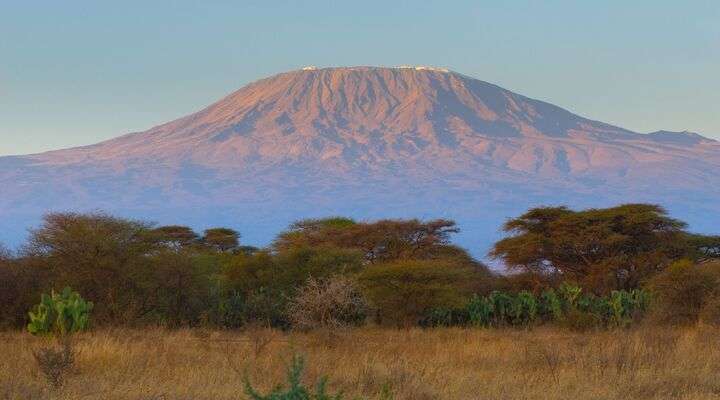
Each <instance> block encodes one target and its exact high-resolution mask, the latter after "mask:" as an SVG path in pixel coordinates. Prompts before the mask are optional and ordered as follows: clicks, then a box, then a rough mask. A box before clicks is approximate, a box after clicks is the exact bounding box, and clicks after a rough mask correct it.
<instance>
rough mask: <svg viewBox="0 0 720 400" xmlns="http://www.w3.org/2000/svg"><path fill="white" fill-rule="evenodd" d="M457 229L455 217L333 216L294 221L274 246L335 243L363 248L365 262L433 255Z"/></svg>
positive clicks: (442, 248) (431, 256)
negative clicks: (359, 219) (363, 218)
mask: <svg viewBox="0 0 720 400" xmlns="http://www.w3.org/2000/svg"><path fill="white" fill-rule="evenodd" d="M457 232H459V229H458V228H457V226H456V224H455V222H454V221H450V220H445V219H436V220H431V221H420V220H418V219H410V220H392V219H385V220H380V221H376V222H362V223H361V222H355V221H353V220H351V219H346V218H339V217H333V218H328V219H314V220H303V221H299V222H296V223H295V224H293V225H292V226H291V227H290V230H288V231H286V232H283V233H281V234H280V235H279V236H278V239H277V240H276V241H275V244H274V247H275V249H276V250H280V251H282V250H285V249H289V248H293V247H301V246H320V245H325V246H334V247H340V248H352V249H357V250H360V251H362V252H363V254H364V255H365V260H366V262H368V263H377V262H386V261H391V260H398V259H429V258H436V257H437V255H438V254H439V253H443V252H446V251H447V248H448V247H450V236H451V235H452V234H453V233H457Z"/></svg>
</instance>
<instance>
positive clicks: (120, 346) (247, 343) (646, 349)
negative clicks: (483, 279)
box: [0, 327, 720, 400]
mask: <svg viewBox="0 0 720 400" xmlns="http://www.w3.org/2000/svg"><path fill="white" fill-rule="evenodd" d="M0 339H1V340H0V354H1V355H2V357H0V398H1V399H23V400H27V399H133V400H141V399H142V400H150V399H157V400H159V399H245V398H246V396H245V395H244V393H243V376H248V377H249V378H250V380H251V381H252V382H253V384H255V386H256V387H259V388H262V389H269V388H270V387H271V386H273V385H275V384H278V383H282V382H284V380H285V379H284V375H285V366H286V365H287V363H288V362H289V361H290V358H291V356H292V354H293V353H297V354H301V355H303V356H304V357H305V359H306V374H305V381H306V382H307V383H310V384H313V383H314V382H315V381H316V379H318V378H319V377H320V376H323V375H326V376H327V377H328V379H329V387H330V389H332V391H337V390H342V391H343V392H344V393H345V394H346V396H345V397H344V398H345V399H352V398H355V397H356V396H361V397H362V398H371V399H376V398H378V397H379V394H380V392H381V389H382V387H383V386H384V385H388V386H389V387H390V388H391V390H392V392H393V398H394V399H418V400H422V399H714V398H718V399H720V330H718V329H717V328H709V327H700V328H685V329H680V328H676V329H670V328H656V327H647V328H639V329H636V330H628V331H602V332H591V333H573V332H570V331H566V330H559V329H552V328H536V329H534V330H531V331H522V330H482V329H459V328H457V329H456V328H442V329H433V330H422V329H410V330H390V329H380V328H362V329H356V330H351V331H347V332H344V333H341V334H337V335H333V336H330V335H327V334H323V333H309V334H302V333H283V332H279V331H271V330H261V329H254V330H250V331H246V332H220V331H207V330H180V331H165V330H161V329H157V330H114V331H110V330H108V331H99V332H93V333H88V334H84V335H82V336H80V337H79V338H78V339H77V345H76V348H77V355H76V362H75V367H74V371H73V372H72V374H71V376H70V377H69V378H68V380H67V383H66V385H65V387H64V388H62V389H60V390H55V391H53V390H51V389H49V387H48V386H47V384H46V383H45V381H44V378H43V376H42V375H41V374H40V373H39V372H37V367H36V364H35V360H34V358H33V355H32V353H33V350H34V349H37V348H38V347H39V346H42V345H43V343H44V342H43V339H39V338H35V337H32V336H30V335H28V334H26V333H3V334H0ZM45 344H46V342H45Z"/></svg>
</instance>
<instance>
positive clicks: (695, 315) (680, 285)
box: [647, 261, 720, 325]
mask: <svg viewBox="0 0 720 400" xmlns="http://www.w3.org/2000/svg"><path fill="white" fill-rule="evenodd" d="M647 288H648V290H649V291H650V293H651V295H652V303H651V307H652V308H651V316H652V318H653V320H655V321H656V322H659V323H665V324H671V325H687V324H694V323H697V322H698V320H699V318H700V314H701V312H702V311H703V308H704V307H705V306H706V304H707V303H708V302H709V301H710V299H712V298H713V296H716V295H717V293H718V290H719V289H720V263H712V264H701V265H694V264H692V263H691V262H689V261H681V262H676V263H674V264H673V265H671V266H670V267H668V268H667V269H665V270H664V271H662V272H660V273H658V274H657V275H656V276H655V277H653V278H652V279H651V280H650V281H649V282H648V284H647ZM708 312H710V311H708Z"/></svg>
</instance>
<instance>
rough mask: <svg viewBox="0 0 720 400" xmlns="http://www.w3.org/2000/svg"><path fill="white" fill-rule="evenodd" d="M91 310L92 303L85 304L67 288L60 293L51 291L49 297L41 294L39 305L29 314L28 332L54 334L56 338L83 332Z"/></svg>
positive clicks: (87, 324)
mask: <svg viewBox="0 0 720 400" xmlns="http://www.w3.org/2000/svg"><path fill="white" fill-rule="evenodd" d="M92 308H93V303H91V302H86V301H85V300H83V298H82V297H81V296H80V294H79V293H77V292H73V291H72V289H70V288H69V287H66V288H65V289H64V290H63V291H62V292H61V293H56V292H55V291H54V290H53V291H52V293H51V294H50V295H49V296H48V295H46V294H43V295H42V297H41V300H40V304H38V305H37V306H35V309H34V311H31V312H30V313H29V315H30V323H29V324H28V331H29V332H30V333H32V334H33V335H49V334H54V335H55V336H57V337H64V336H67V335H69V334H72V333H75V332H80V331H83V330H85V329H87V328H88V326H89V325H90V310H92Z"/></svg>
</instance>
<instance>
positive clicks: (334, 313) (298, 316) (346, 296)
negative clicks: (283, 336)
mask: <svg viewBox="0 0 720 400" xmlns="http://www.w3.org/2000/svg"><path fill="white" fill-rule="evenodd" d="M366 310H367V304H366V301H365V299H364V298H363V295H362V293H360V291H359V289H358V287H357V285H356V284H355V282H354V281H353V280H352V279H350V278H348V277H345V276H342V275H336V276H332V277H329V278H326V279H315V278H312V277H311V278H309V279H308V280H307V282H306V283H305V285H303V286H302V287H301V288H300V289H298V291H297V294H296V295H295V297H294V298H293V299H292V300H291V301H290V304H289V305H288V315H289V318H290V322H291V324H292V326H293V327H294V328H297V329H300V330H308V329H315V328H330V329H338V328H344V327H347V326H351V325H359V324H361V323H362V322H363V321H364V320H365V315H366Z"/></svg>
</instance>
